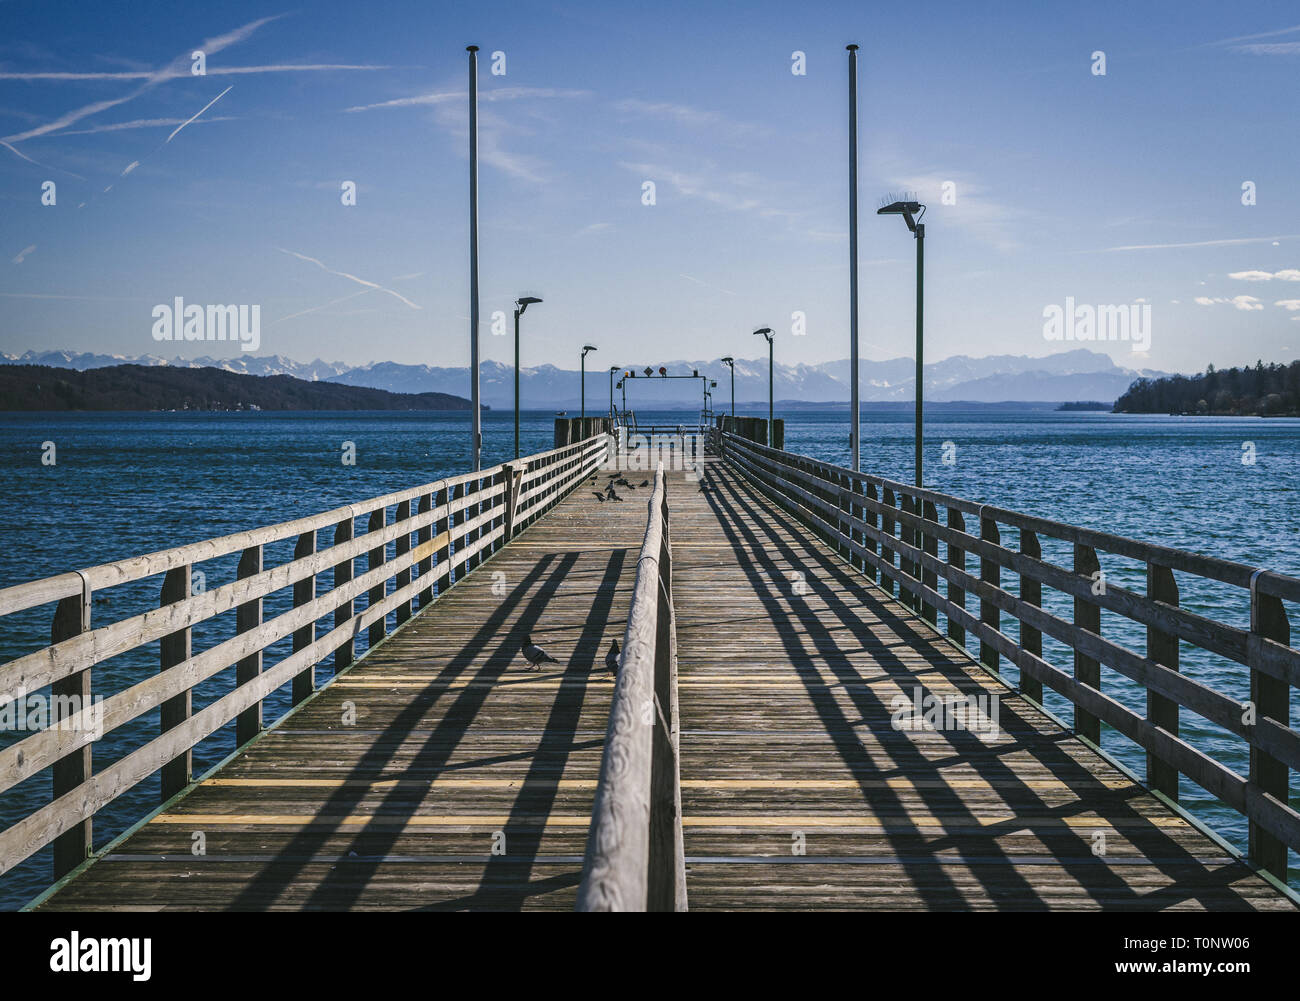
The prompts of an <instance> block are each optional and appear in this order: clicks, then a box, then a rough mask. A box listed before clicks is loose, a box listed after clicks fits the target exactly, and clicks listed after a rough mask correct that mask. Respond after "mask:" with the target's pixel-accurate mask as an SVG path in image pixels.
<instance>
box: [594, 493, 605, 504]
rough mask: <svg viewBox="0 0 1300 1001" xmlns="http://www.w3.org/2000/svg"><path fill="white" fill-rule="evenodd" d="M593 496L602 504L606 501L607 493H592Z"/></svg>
mask: <svg viewBox="0 0 1300 1001" xmlns="http://www.w3.org/2000/svg"><path fill="white" fill-rule="evenodd" d="M592 496H593V497H595V498H596V500H598V501H600V502H601V503H602V504H604V503H605V495H604V494H592Z"/></svg>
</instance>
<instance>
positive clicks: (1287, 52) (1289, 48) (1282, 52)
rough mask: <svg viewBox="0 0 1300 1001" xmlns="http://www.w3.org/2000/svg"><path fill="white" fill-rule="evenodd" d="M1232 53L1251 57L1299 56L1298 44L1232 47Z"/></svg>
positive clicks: (1276, 43)
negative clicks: (1240, 53)
mask: <svg viewBox="0 0 1300 1001" xmlns="http://www.w3.org/2000/svg"><path fill="white" fill-rule="evenodd" d="M1232 51H1233V52H1245V53H1247V54H1249V55H1252V56H1300V42H1269V43H1264V44H1256V45H1234V46H1233V47H1232Z"/></svg>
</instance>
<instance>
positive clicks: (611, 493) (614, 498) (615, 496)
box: [609, 490, 623, 501]
mask: <svg viewBox="0 0 1300 1001" xmlns="http://www.w3.org/2000/svg"><path fill="white" fill-rule="evenodd" d="M609 499H610V500H616V501H621V500H622V499H623V498H622V497H620V496H619V495H618V494H616V493H614V491H613V490H611V491H610V492H609Z"/></svg>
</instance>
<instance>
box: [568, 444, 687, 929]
mask: <svg viewBox="0 0 1300 1001" xmlns="http://www.w3.org/2000/svg"><path fill="white" fill-rule="evenodd" d="M629 482H630V481H629ZM614 503H618V502H614ZM648 508H649V510H648V518H647V521H646V530H645V539H644V541H643V542H642V544H641V551H640V552H639V553H638V554H637V569H636V583H635V585H634V587H633V590H632V602H631V609H630V611H629V613H628V619H627V628H626V629H625V630H624V633H623V645H622V654H621V656H620V658H619V665H618V679H617V681H616V682H615V686H614V696H613V702H612V705H611V707H610V713H609V729H608V731H607V732H606V735H605V749H604V754H603V756H602V759H601V767H600V781H599V783H598V784H597V787H596V802H595V804H594V807H593V811H592V816H591V830H590V833H589V834H588V836H587V851H586V858H585V860H584V862H583V874H582V885H581V886H580V887H579V890H578V909H579V910H581V911H674V910H676V911H683V910H686V886H685V863H684V859H683V857H682V845H683V842H682V827H681V786H680V783H679V771H678V765H677V761H678V739H677V737H678V726H677V712H678V704H677V650H676V644H677V631H676V623H675V618H674V613H673V601H672V542H671V535H670V531H669V524H670V519H669V504H668V499H667V489H666V482H665V476H664V467H663V464H662V463H659V465H658V471H657V472H656V473H655V478H654V486H653V492H652V493H651V495H650V501H649V505H648Z"/></svg>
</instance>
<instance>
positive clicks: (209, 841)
mask: <svg viewBox="0 0 1300 1001" xmlns="http://www.w3.org/2000/svg"><path fill="white" fill-rule="evenodd" d="M606 476H607V474H606V473H603V472H602V473H600V474H598V476H597V481H598V483H599V485H601V486H603V484H604V482H605V479H606ZM628 478H629V479H631V480H633V482H634V483H636V484H639V483H640V482H641V479H640V478H634V477H632V476H629V477H628ZM875 488H876V485H868V489H867V491H866V493H865V494H854V495H853V496H852V497H851V498H850V501H851V504H853V505H863V506H866V507H867V508H868V511H867V513H868V515H870V514H872V513H873V512H872V511H871V510H870V505H871V504H872V503H873V502H874V497H873V493H872V492H873V490H875ZM668 490H669V496H670V498H671V501H670V503H671V505H672V514H671V525H672V537H673V598H674V604H675V607H676V616H677V622H676V627H677V636H678V640H677V643H678V664H679V689H680V700H679V701H680V715H681V728H680V746H681V790H682V793H681V794H682V799H683V805H682V812H683V826H684V831H685V851H686V864H687V867H688V872H687V885H688V888H689V895H690V905H691V908H692V909H693V910H698V909H711V908H737V909H741V908H817V907H829V908H874V909H951V910H967V909H1029V910H1049V909H1103V908H1105V909H1131V910H1154V909H1181V908H1187V909H1197V908H1210V909H1216V910H1231V909H1252V908H1261V909H1263V908H1267V909H1273V908H1277V909H1293V907H1292V904H1291V903H1290V901H1288V900H1287V899H1286V898H1285V897H1283V896H1282V895H1281V894H1279V893H1278V892H1276V890H1274V889H1273V887H1271V886H1270V885H1269V884H1268V883H1267V882H1266V881H1265V880H1264V879H1262V878H1261V877H1259V876H1258V875H1256V874H1255V873H1253V872H1251V871H1250V870H1249V869H1248V868H1247V867H1246V866H1244V865H1242V864H1241V863H1239V862H1237V861H1235V860H1232V859H1230V858H1226V857H1224V854H1223V852H1222V851H1221V849H1220V848H1219V847H1218V846H1217V845H1216V844H1215V843H1214V842H1213V841H1212V840H1210V839H1209V838H1207V837H1206V836H1204V835H1203V834H1201V833H1200V832H1199V831H1198V830H1197V829H1196V828H1194V827H1193V826H1192V825H1191V824H1189V823H1188V822H1187V821H1186V820H1184V819H1183V818H1182V817H1181V816H1179V815H1178V814H1177V813H1176V812H1174V811H1173V810H1172V809H1170V808H1169V807H1168V806H1166V805H1164V804H1163V803H1162V802H1161V801H1160V800H1158V799H1157V798H1156V797H1154V796H1152V795H1151V794H1149V793H1147V792H1146V791H1145V790H1144V789H1142V788H1141V787H1140V786H1137V785H1136V784H1134V783H1133V782H1132V781H1130V780H1129V779H1128V778H1126V777H1125V776H1124V775H1123V774H1122V773H1120V772H1119V771H1118V770H1116V769H1114V768H1113V767H1111V766H1109V765H1108V764H1106V763H1105V761H1104V760H1103V759H1102V758H1100V757H1099V756H1098V755H1097V754H1096V753H1095V752H1093V751H1092V750H1090V749H1089V748H1088V747H1087V745H1085V744H1084V743H1083V742H1081V741H1080V740H1078V739H1077V738H1075V737H1074V736H1072V735H1071V734H1070V733H1069V732H1068V731H1065V730H1062V729H1061V728H1060V727H1059V726H1058V725H1056V724H1054V723H1053V722H1052V721H1051V720H1050V719H1049V718H1048V717H1047V716H1045V715H1044V714H1043V713H1042V712H1040V711H1039V710H1037V709H1035V708H1034V706H1033V705H1032V704H1030V703H1029V702H1027V701H1026V700H1024V699H1022V698H1021V697H1019V696H1016V695H1015V694H1014V693H1012V692H1010V691H1008V690H1007V689H1006V688H1005V687H1004V686H1002V685H1001V684H1000V683H999V682H998V681H997V680H996V679H994V678H992V677H991V676H989V675H988V674H987V673H986V672H985V671H983V670H982V669H981V668H980V667H979V665H978V664H976V663H975V662H974V661H973V660H971V659H970V658H969V657H968V656H966V655H965V654H964V653H963V652H962V651H960V650H958V649H957V648H956V647H954V646H953V645H952V644H950V643H949V642H947V641H946V640H945V639H944V638H943V636H942V635H941V634H940V633H939V632H938V631H936V630H935V629H934V628H933V627H932V626H931V625H930V624H929V623H928V622H927V621H926V620H925V619H924V618H923V617H922V615H921V614H919V613H918V612H915V611H913V610H911V609H909V608H906V607H904V606H903V605H902V604H901V603H900V602H899V601H897V600H896V599H893V598H890V597H888V596H886V595H885V594H884V592H883V591H882V590H880V589H879V588H876V587H873V586H871V585H870V584H869V583H868V582H867V580H866V577H865V576H864V575H863V574H861V573H858V572H857V571H855V570H854V569H853V568H852V567H851V566H850V564H849V563H848V562H846V561H845V559H844V558H843V557H842V556H841V555H839V554H838V553H836V552H834V551H833V550H832V549H831V547H830V546H828V545H826V544H824V543H823V542H822V541H820V540H818V539H817V538H816V537H815V536H814V535H813V533H811V532H810V531H809V530H808V528H807V526H805V525H804V524H802V523H800V522H798V521H796V520H795V519H794V518H793V517H792V516H791V515H790V514H789V513H788V512H787V511H784V510H783V509H781V508H780V507H778V506H777V505H775V504H774V503H773V502H772V501H771V500H770V499H768V498H767V497H765V496H764V495H763V494H761V493H760V492H758V491H757V490H755V489H754V487H753V486H752V485H751V484H750V483H749V482H748V481H746V480H744V479H743V478H741V477H740V476H739V475H738V474H737V472H736V470H735V469H734V468H730V467H728V466H727V465H725V464H723V463H718V462H712V461H710V462H709V464H708V468H707V471H706V475H705V483H704V484H703V485H701V484H697V483H696V482H694V481H693V480H691V479H689V478H687V477H685V476H684V475H683V474H681V473H673V474H672V475H671V476H670V479H669V486H668ZM592 492H593V491H592V490H591V489H587V488H586V486H584V488H583V489H581V490H579V491H577V492H576V493H574V494H573V495H571V496H570V497H569V498H568V499H567V500H565V501H564V502H563V503H561V504H560V505H559V506H558V507H556V508H555V509H554V510H553V511H552V512H551V513H550V514H548V515H547V516H546V517H545V518H543V519H540V520H538V521H536V522H535V523H534V524H533V525H532V527H531V528H530V529H529V530H528V532H527V533H526V534H524V535H522V536H520V537H519V538H516V539H515V540H514V541H513V542H511V543H510V544H508V545H507V546H506V547H505V548H504V549H503V550H502V551H500V552H498V553H497V554H496V555H495V556H493V557H492V559H491V560H490V561H488V562H487V563H486V564H485V565H484V566H483V567H482V568H481V570H480V571H479V572H477V573H476V574H474V575H473V576H471V577H469V578H466V579H465V580H464V581H463V582H461V583H459V584H457V585H456V586H455V587H453V588H452V589H451V590H450V592H448V593H447V594H445V595H442V596H440V597H439V598H438V600H437V601H435V602H434V603H433V604H432V605H430V606H428V607H426V608H425V609H424V610H423V611H421V612H420V614H418V615H416V616H414V617H413V618H412V619H411V620H410V621H409V622H408V623H407V624H406V626H405V627H403V628H402V629H401V630H399V631H398V632H397V633H396V634H394V635H393V636H391V637H390V638H389V639H387V640H386V641H385V643H384V644H383V645H382V646H380V647H379V648H378V649H376V650H375V651H374V652H373V653H371V654H370V655H368V656H367V657H366V658H365V659H364V660H362V661H360V662H359V663H358V664H357V665H356V666H355V667H354V668H353V669H352V670H351V671H349V672H348V673H346V674H345V675H343V676H342V677H340V678H338V679H337V680H336V681H335V682H333V683H332V684H330V685H329V686H327V687H326V688H325V689H323V690H322V691H321V692H319V693H317V694H316V695H315V696H314V697H313V698H311V699H310V700H309V701H308V702H306V703H305V704H304V705H303V706H302V707H301V708H300V709H299V711H298V712H297V713H296V714H295V715H294V716H293V717H291V718H290V719H289V720H287V721H286V722H285V723H283V724H281V725H280V726H278V727H277V728H275V729H273V730H271V731H269V732H267V733H265V734H263V735H262V736H261V737H259V738H258V739H257V740H255V741H254V742H253V743H251V744H250V745H249V746H248V748H247V749H246V750H245V751H244V752H243V753H242V754H240V755H239V756H238V757H237V758H235V759H234V760H233V761H232V762H230V763H229V764H228V765H227V766H226V767H225V768H224V769H223V770H222V771H221V772H220V773H219V775H218V776H216V777H215V778H214V779H210V780H208V781H207V782H204V783H203V784H201V785H199V786H198V787H197V788H196V789H194V790H193V791H192V792H190V793H189V794H188V795H187V796H185V797H184V798H182V799H181V800H179V801H178V802H177V803H175V804H174V805H173V806H172V807H170V808H169V810H168V811H167V812H166V813H165V814H163V815H161V816H159V817H158V818H156V819H155V820H153V821H152V822H150V823H149V824H146V825H144V826H143V827H142V828H141V829H140V830H139V831H137V832H136V833H135V834H134V835H132V836H131V837H130V838H129V839H128V840H126V841H125V842H124V843H123V844H121V845H120V846H119V847H118V848H117V849H116V850H115V851H114V852H113V853H112V854H111V855H109V856H108V857H106V858H104V859H102V860H100V861H98V862H96V863H95V864H93V865H92V866H90V867H89V868H88V869H86V870H85V871H84V872H83V873H82V874H81V875H80V876H78V877H77V878H76V879H74V880H72V881H70V882H69V883H67V884H66V885H65V886H64V887H63V888H62V889H61V890H60V891H59V892H58V893H57V894H55V895H53V896H52V897H51V898H49V899H48V900H47V901H46V902H45V903H44V904H43V905H42V906H43V909H47V910H56V909H87V910H104V909H113V908H146V907H147V908H159V907H163V908H178V909H180V908H204V909H220V908H235V909H269V908H278V909H303V908H325V909H343V908H349V909H365V908H409V909H419V908H426V909H440V908H446V909H471V908H500V909H513V908H530V907H561V908H571V907H572V906H573V905H574V902H575V899H576V895H577V887H578V882H579V878H580V872H581V864H582V858H583V852H584V848H585V840H586V835H587V830H588V825H589V822H590V816H591V811H592V804H593V796H594V793H595V786H596V782H597V778H598V772H599V767H600V760H601V752H602V744H603V741H604V737H605V733H606V726H607V719H608V711H609V695H610V692H611V690H612V687H613V685H612V678H611V676H610V675H609V673H608V672H607V671H605V669H604V666H603V658H604V652H605V650H606V649H608V646H609V641H610V640H611V639H615V638H618V637H620V636H622V634H623V629H624V622H625V620H626V617H627V615H628V610H629V599H630V592H631V586H632V580H633V576H634V574H635V566H634V564H635V558H636V553H637V552H638V550H639V547H640V545H641V543H642V540H643V535H644V531H645V512H646V508H645V505H644V503H634V502H633V501H634V500H639V499H640V498H641V497H643V496H644V493H643V492H642V491H640V490H636V491H632V492H630V493H628V492H626V491H622V490H621V491H620V492H623V493H624V495H625V496H626V497H627V498H628V500H627V501H624V502H612V501H597V500H596V499H595V497H593V496H592ZM882 492H883V491H882ZM940 506H942V505H940ZM836 511H837V517H845V513H844V512H841V511H840V510H839V508H838V506H837V507H836ZM966 513H967V514H969V513H970V512H966ZM874 514H875V515H877V516H881V512H880V511H879V510H876V511H875V512H874ZM976 515H977V517H976V519H975V520H972V521H971V523H970V524H971V526H972V527H974V526H976V525H978V524H979V521H978V512H976ZM889 517H890V518H892V519H895V520H897V519H899V518H901V517H903V514H902V513H901V512H899V511H898V509H897V508H895V513H894V514H892V515H890V516H889ZM881 520H882V521H883V520H884V517H883V516H881ZM958 523H959V524H960V521H959V522H958ZM949 524H951V522H949ZM870 525H871V523H870V522H869V521H868V522H864V523H862V524H860V525H854V526H853V527H854V528H855V529H856V530H858V531H863V533H864V534H865V535H866V537H867V538H868V540H869V541H873V542H877V543H879V542H880V541H881V540H879V539H873V538H872V536H871V533H870V532H867V531H865V528H866V527H868V526H870ZM872 527H874V526H872ZM926 531H927V532H932V533H934V535H935V536H936V537H937V538H938V539H939V540H940V541H943V542H945V543H947V542H952V541H957V542H958V543H959V545H960V548H961V549H962V550H964V551H966V552H970V553H971V554H972V557H971V559H972V560H974V559H981V558H983V556H984V555H985V554H986V553H987V552H988V550H987V549H984V550H982V547H981V542H980V540H979V539H978V538H977V537H973V536H969V535H961V536H960V537H958V536H955V535H945V533H946V532H947V527H946V526H943V525H939V524H937V523H931V524H929V525H927V527H926ZM1021 544H1022V547H1024V548H1025V549H1026V550H1028V549H1029V547H1028V546H1024V543H1023V541H1022V543H1021ZM1083 544H1087V543H1086V541H1085V542H1084V543H1083ZM901 545H902V543H901V542H899V541H898V540H897V539H895V541H894V542H893V543H891V544H890V546H891V547H892V548H894V549H896V550H897V549H899V548H900V547H901ZM885 548H886V547H885V546H884V545H881V551H883V550H884V549H885ZM868 554H869V555H871V556H876V558H877V560H879V557H878V556H877V555H876V550H875V549H874V548H867V547H860V548H859V549H858V550H853V555H855V556H857V557H859V558H861V559H867V555H868ZM917 555H918V554H916V553H907V554H906V557H907V558H908V559H911V560H914V561H915V560H916V559H917ZM921 555H924V556H925V559H926V560H927V561H928V560H930V559H935V558H934V557H932V556H931V555H930V554H929V552H928V551H926V550H925V549H924V548H923V549H922V550H921ZM901 556H902V554H901V553H900V557H901ZM867 562H868V563H870V562H871V561H870V560H869V559H868V560H867ZM936 562H937V560H936ZM884 565H887V564H886V563H885V561H880V563H878V564H877V566H876V568H875V569H876V570H877V571H878V572H879V570H880V569H881V566H884ZM943 565H944V566H947V565H948V564H946V563H945V564H943ZM893 568H894V570H895V572H897V563H896V562H895V563H893ZM925 568H926V569H934V570H935V571H936V573H939V574H940V575H942V571H941V570H940V569H939V568H938V566H931V565H929V563H928V562H927V563H926V567H925ZM1023 569H1024V567H1023V566H1017V567H1015V568H1014V571H1015V572H1016V573H1020V572H1021V571H1022V570H1023ZM497 572H500V573H502V574H504V575H505V576H504V578H496V577H494V574H495V573H497ZM494 584H497V585H498V590H499V591H501V592H502V593H494V591H493V585H494ZM961 584H962V586H963V588H964V589H965V590H966V591H967V592H969V594H970V596H971V597H972V598H976V599H978V598H980V597H982V596H983V595H981V593H980V590H979V587H980V581H979V579H978V578H976V577H973V576H970V575H968V576H967V578H964V579H962V581H961ZM926 603H927V604H929V603H933V604H935V605H936V606H937V607H939V608H943V607H944V604H945V599H944V598H943V597H942V596H940V595H939V594H938V593H937V592H934V591H931V593H929V594H927V595H926ZM1027 609H1028V606H1026V607H1025V608H1022V609H1020V610H1019V611H1020V612H1021V613H1024V614H1028V611H1027ZM1025 621H1029V619H1028V618H1026V619H1025ZM963 625H964V627H965V628H966V629H967V630H968V631H971V632H974V631H975V630H976V629H977V628H978V627H979V625H980V617H978V616H977V615H975V614H971V615H969V616H968V618H967V619H966V620H965V621H964V622H963ZM1033 625H1034V626H1035V627H1036V628H1038V627H1041V625H1042V624H1041V623H1040V622H1038V621H1036V620H1035V621H1034V622H1033ZM1044 631H1046V630H1044ZM526 632H527V633H531V634H532V637H533V640H534V641H535V642H537V643H540V644H541V645H542V646H544V647H545V648H546V649H547V650H548V651H550V653H551V654H552V655H553V656H555V657H557V658H558V659H559V661H560V663H559V664H558V665H547V666H546V667H547V669H546V670H543V671H540V672H536V673H533V672H529V671H527V670H526V668H525V666H524V664H523V662H522V659H521V658H520V657H519V656H518V650H519V644H520V640H521V638H522V636H523V634H524V633H526ZM1000 652H1001V653H1002V654H1003V655H1004V656H1005V655H1006V650H1005V649H1002V650H1000ZM917 688H920V689H921V690H922V691H923V692H924V693H926V694H931V695H937V696H944V695H949V696H950V695H958V694H964V695H967V696H980V695H985V696H987V695H989V694H991V693H994V692H996V693H999V694H1000V695H1001V697H1002V698H1001V702H1000V707H999V719H998V724H999V726H998V732H997V733H996V735H994V734H990V733H987V732H982V731H978V730H971V729H965V730H951V729H949V730H942V729H941V730H935V729H929V728H925V727H924V725H923V724H922V725H918V726H917V727H916V728H911V729H907V728H903V729H896V728H895V727H894V726H892V725H891V714H892V713H893V712H894V710H895V708H896V707H895V705H894V701H893V700H894V698H895V697H896V696H902V697H904V698H906V699H908V700H910V699H911V698H912V696H913V693H914V690H915V689H917ZM349 703H350V704H351V706H349ZM349 712H355V721H354V722H352V723H350V724H348V723H345V722H344V721H345V718H346V717H345V714H347V713H349ZM1265 764H1267V763H1265ZM194 832H203V834H204V837H205V840H206V855H204V856H202V857H195V856H193V855H192V854H191V850H192V845H193V844H194V839H193V837H192V835H193V833H194ZM496 832H502V838H497V839H496V841H495V842H494V836H495V833H496ZM1099 836H1100V837H1099ZM494 843H496V844H498V845H499V846H500V848H501V850H502V851H503V854H499V855H493V854H492V851H493V845H494ZM795 850H801V851H802V854H796V853H795Z"/></svg>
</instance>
